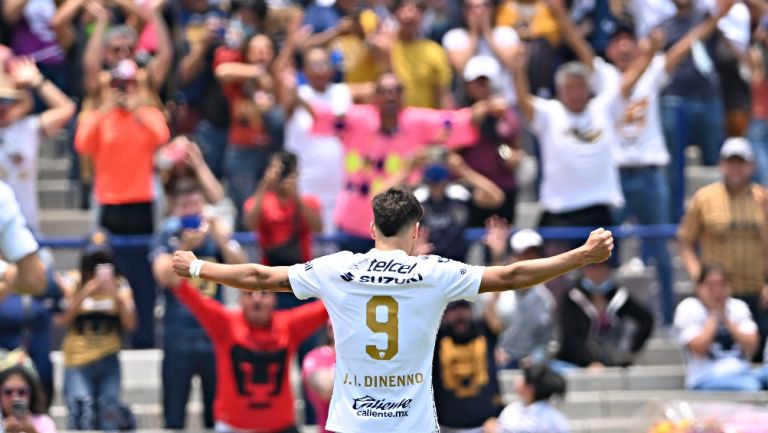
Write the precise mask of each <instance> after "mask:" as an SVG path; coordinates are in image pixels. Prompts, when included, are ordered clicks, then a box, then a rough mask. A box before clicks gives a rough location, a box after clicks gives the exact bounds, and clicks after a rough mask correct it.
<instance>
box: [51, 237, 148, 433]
mask: <svg viewBox="0 0 768 433" xmlns="http://www.w3.org/2000/svg"><path fill="white" fill-rule="evenodd" d="M64 292H65V299H66V300H67V308H66V309H65V311H64V312H63V313H61V314H59V315H58V316H56V318H55V323H56V324H57V325H58V326H61V327H62V328H64V329H66V335H65V337H64V341H63V342H62V346H61V350H62V352H63V353H64V366H65V370H64V399H65V401H66V403H67V412H68V413H69V422H68V426H69V428H70V429H72V430H94V429H99V430H118V429H120V428H121V427H122V426H121V423H120V420H121V411H122V409H121V403H120V392H121V378H120V360H119V359H118V353H119V352H120V349H121V347H122V336H123V333H124V332H126V331H127V332H130V331H132V330H133V329H134V328H135V327H136V313H135V311H134V305H133V294H132V293H131V288H130V287H128V282H127V280H126V279H125V277H123V276H122V274H121V273H120V271H119V270H118V269H117V268H116V266H115V259H114V255H113V253H112V250H111V248H110V247H109V245H108V239H107V236H106V233H105V232H103V231H99V232H96V233H94V234H93V235H92V236H91V241H90V243H89V244H88V245H87V246H86V248H85V249H84V250H83V253H82V257H81V259H80V283H79V284H77V285H76V287H65V288H64Z"/></svg>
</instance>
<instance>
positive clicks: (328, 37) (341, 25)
mask: <svg viewBox="0 0 768 433" xmlns="http://www.w3.org/2000/svg"><path fill="white" fill-rule="evenodd" d="M357 3H358V1H357V0H338V1H336V2H334V3H330V4H326V3H324V2H317V1H314V2H312V4H310V5H309V6H308V7H307V9H306V10H305V11H304V25H305V26H309V27H310V28H311V30H312V36H310V37H308V38H306V39H305V40H303V41H300V44H301V47H302V48H309V47H313V46H327V45H329V44H330V43H331V42H332V41H333V40H334V39H336V38H338V37H341V36H346V35H349V34H352V33H357V34H358V36H362V32H363V28H362V26H361V24H360V21H359V20H357V18H358V17H357V16H355V13H356V12H357V11H356V8H357Z"/></svg>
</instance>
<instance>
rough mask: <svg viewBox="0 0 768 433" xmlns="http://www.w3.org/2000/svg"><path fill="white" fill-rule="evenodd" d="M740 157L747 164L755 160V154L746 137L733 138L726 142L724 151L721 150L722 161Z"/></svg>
mask: <svg viewBox="0 0 768 433" xmlns="http://www.w3.org/2000/svg"><path fill="white" fill-rule="evenodd" d="M733 156H735V157H738V158H741V159H743V160H744V161H747V162H753V161H754V160H755V154H754V152H752V145H751V144H749V140H747V139H746V138H744V137H731V138H729V139H727V140H725V143H723V147H722V149H720V159H728V158H730V157H733Z"/></svg>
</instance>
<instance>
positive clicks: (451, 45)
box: [443, 26, 520, 105]
mask: <svg viewBox="0 0 768 433" xmlns="http://www.w3.org/2000/svg"><path fill="white" fill-rule="evenodd" d="M493 40H494V42H495V43H496V45H497V46H499V47H513V46H515V45H517V44H518V43H520V37H519V36H518V35H517V32H516V31H515V29H513V28H512V27H509V26H498V27H494V29H493ZM468 46H469V31H467V29H464V28H461V27H457V28H455V29H452V30H449V31H448V33H446V34H445V36H443V48H445V50H446V51H458V50H466V49H467V47H468ZM473 55H475V56H478V55H485V56H491V57H493V58H496V55H495V54H494V53H493V50H492V49H491V46H490V44H488V41H486V40H485V39H482V38H481V39H479V40H478V41H477V49H476V50H475V52H474V53H473ZM497 60H498V59H497ZM499 64H501V65H502V67H501V70H502V72H501V74H500V75H499V77H497V80H498V83H497V84H498V85H499V88H500V90H501V94H502V95H504V97H505V98H506V99H507V102H509V104H510V105H514V104H515V103H516V102H517V94H516V93H515V86H514V82H513V81H512V73H511V72H510V71H508V70H506V69H505V68H504V67H503V64H502V62H499ZM457 73H458V74H459V76H461V75H462V74H463V73H464V71H457Z"/></svg>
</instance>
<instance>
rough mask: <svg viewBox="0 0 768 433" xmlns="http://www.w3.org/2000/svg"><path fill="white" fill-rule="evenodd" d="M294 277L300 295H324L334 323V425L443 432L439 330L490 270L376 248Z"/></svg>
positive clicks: (351, 429)
mask: <svg viewBox="0 0 768 433" xmlns="http://www.w3.org/2000/svg"><path fill="white" fill-rule="evenodd" d="M288 275H289V279H290V282H291V287H292V288H293V293H294V294H295V295H296V297H297V298H299V299H306V298H310V297H316V298H319V299H321V300H322V301H323V304H325V308H326V309H327V310H328V315H329V316H330V318H331V324H332V325H333V333H334V337H335V340H336V375H335V379H334V384H333V386H334V387H333V397H332V398H331V404H330V411H329V414H328V423H327V425H326V429H327V430H330V431H334V432H339V433H370V432H377V433H428V432H436V431H437V430H438V426H437V420H436V414H435V405H434V399H433V394H432V356H433V352H434V347H435V338H436V336H437V329H438V327H439V325H440V320H441V317H442V315H443V311H444V310H445V306H446V305H447V304H448V303H449V302H451V301H455V300H459V299H466V300H469V301H473V300H475V298H476V297H477V293H478V291H479V288H480V280H481V278H482V275H483V268H482V267H478V266H470V265H466V264H464V263H460V262H455V261H452V260H448V259H444V258H442V257H438V256H419V257H413V256H409V255H407V254H406V253H405V252H404V251H400V250H396V251H382V250H376V249H372V250H371V251H369V252H368V253H366V254H352V253H350V252H348V251H343V252H340V253H336V254H331V255H328V256H324V257H320V258H317V259H314V260H312V261H310V262H308V263H306V264H298V265H294V266H292V267H291V268H290V271H289V273H288Z"/></svg>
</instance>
